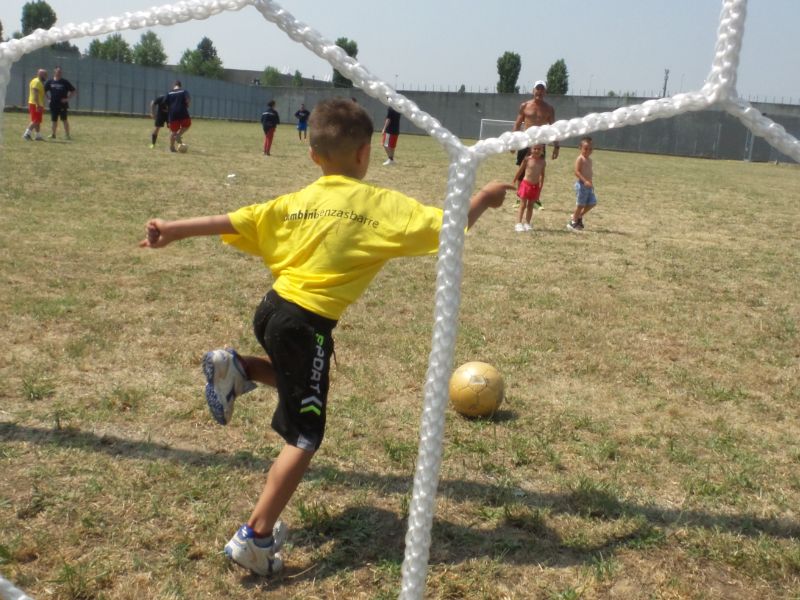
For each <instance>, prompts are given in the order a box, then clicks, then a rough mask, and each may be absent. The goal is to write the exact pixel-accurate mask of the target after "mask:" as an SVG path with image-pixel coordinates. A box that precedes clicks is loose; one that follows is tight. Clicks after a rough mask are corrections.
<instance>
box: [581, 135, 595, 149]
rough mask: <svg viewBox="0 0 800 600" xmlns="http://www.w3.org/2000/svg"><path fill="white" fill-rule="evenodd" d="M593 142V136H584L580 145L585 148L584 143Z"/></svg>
mask: <svg viewBox="0 0 800 600" xmlns="http://www.w3.org/2000/svg"><path fill="white" fill-rule="evenodd" d="M591 141H592V138H591V136H588V135H585V136H583V137H582V138H581V143H580V145H581V146H583V143H584V142H591Z"/></svg>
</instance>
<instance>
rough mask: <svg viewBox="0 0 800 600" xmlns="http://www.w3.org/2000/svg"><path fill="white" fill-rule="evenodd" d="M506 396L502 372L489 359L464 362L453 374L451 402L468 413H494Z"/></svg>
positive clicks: (465, 414) (460, 411)
mask: <svg viewBox="0 0 800 600" xmlns="http://www.w3.org/2000/svg"><path fill="white" fill-rule="evenodd" d="M504 396H505V384H504V383H503V376H502V375H501V374H500V371H498V370H497V369H495V368H494V367H493V366H492V365H490V364H489V363H485V362H480V361H472V362H468V363H464V364H463V365H461V366H460V367H458V368H457V369H456V370H455V371H453V375H452V376H451V377H450V403H451V404H452V405H453V408H454V409H455V410H456V412H458V413H459V414H462V415H464V416H465V417H489V416H491V415H493V414H494V413H495V412H496V411H497V409H498V408H499V407H500V404H501V403H502V402H503V397H504Z"/></svg>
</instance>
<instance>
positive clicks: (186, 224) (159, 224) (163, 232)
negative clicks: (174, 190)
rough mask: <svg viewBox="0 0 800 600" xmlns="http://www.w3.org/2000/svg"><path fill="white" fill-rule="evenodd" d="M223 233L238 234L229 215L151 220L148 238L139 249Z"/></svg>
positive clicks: (141, 243) (140, 244)
mask: <svg viewBox="0 0 800 600" xmlns="http://www.w3.org/2000/svg"><path fill="white" fill-rule="evenodd" d="M223 233H236V230H235V229H234V228H233V224H232V223H231V219H230V217H228V215H214V216H212V217H194V218H191V219H179V220H177V221H164V220H163V219H150V220H149V221H148V222H147V236H146V237H145V238H144V239H143V240H142V241H141V242H139V247H140V248H163V247H164V246H166V245H167V244H170V243H172V242H176V241H178V240H183V239H185V238H189V237H197V236H202V235H221V234H223Z"/></svg>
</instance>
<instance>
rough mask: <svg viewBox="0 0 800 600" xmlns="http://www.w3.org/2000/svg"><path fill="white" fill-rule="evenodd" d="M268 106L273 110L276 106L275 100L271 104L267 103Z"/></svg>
mask: <svg viewBox="0 0 800 600" xmlns="http://www.w3.org/2000/svg"><path fill="white" fill-rule="evenodd" d="M267 106H269V107H270V108H273V107H274V106H275V100H270V101H269V102H267Z"/></svg>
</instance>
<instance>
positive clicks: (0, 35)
mask: <svg viewBox="0 0 800 600" xmlns="http://www.w3.org/2000/svg"><path fill="white" fill-rule="evenodd" d="M2 41H3V22H2V21H0V42H2Z"/></svg>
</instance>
